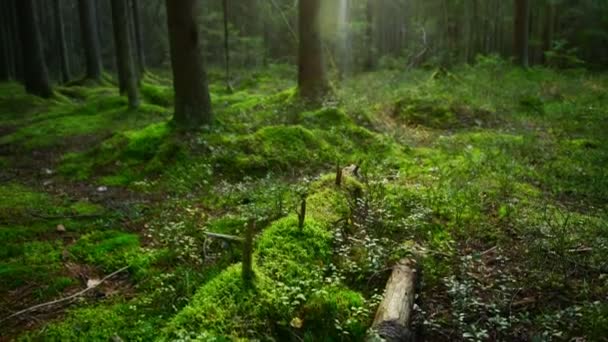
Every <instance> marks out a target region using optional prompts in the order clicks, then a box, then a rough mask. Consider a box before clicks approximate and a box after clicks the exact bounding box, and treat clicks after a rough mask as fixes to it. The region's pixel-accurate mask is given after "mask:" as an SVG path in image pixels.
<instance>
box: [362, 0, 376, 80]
mask: <svg viewBox="0 0 608 342" xmlns="http://www.w3.org/2000/svg"><path fill="white" fill-rule="evenodd" d="M373 1H374V0H367V2H366V4H365V24H366V25H365V45H366V49H365V65H364V66H363V68H364V69H365V70H366V71H370V70H372V69H373V68H374V38H373V37H374V7H373Z"/></svg>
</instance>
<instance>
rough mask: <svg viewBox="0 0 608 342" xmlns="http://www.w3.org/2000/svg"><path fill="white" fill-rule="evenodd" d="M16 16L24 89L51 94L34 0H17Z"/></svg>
mask: <svg viewBox="0 0 608 342" xmlns="http://www.w3.org/2000/svg"><path fill="white" fill-rule="evenodd" d="M16 5H17V18H18V23H19V36H20V40H21V44H22V51H23V63H24V72H25V73H24V84H25V90H26V91H27V92H28V93H30V94H33V95H37V96H40V97H45V98H48V97H51V96H53V89H52V88H51V82H50V79H49V73H48V70H47V67H46V62H45V59H44V55H43V52H42V38H41V36H40V29H39V27H38V21H37V20H36V7H35V4H34V0H19V1H17V3H16Z"/></svg>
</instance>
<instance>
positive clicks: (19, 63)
mask: <svg viewBox="0 0 608 342" xmlns="http://www.w3.org/2000/svg"><path fill="white" fill-rule="evenodd" d="M16 2H17V0H6V4H7V14H8V20H9V21H8V25H9V26H8V27H9V39H10V41H9V45H10V46H12V47H13V49H12V51H13V56H12V57H13V61H14V64H13V65H14V68H15V69H14V70H13V72H14V76H15V77H14V79H15V80H18V81H23V80H24V71H23V63H24V62H23V58H22V56H23V51H22V48H21V39H20V35H19V24H18V23H17V9H16V6H15V4H16Z"/></svg>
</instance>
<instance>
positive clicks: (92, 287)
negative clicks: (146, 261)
mask: <svg viewBox="0 0 608 342" xmlns="http://www.w3.org/2000/svg"><path fill="white" fill-rule="evenodd" d="M129 267H130V266H125V267H123V268H121V269H119V270H118V271H116V272H113V273H111V274H109V275H107V276H105V277H104V278H103V279H101V280H100V281H99V282H98V283H96V284H95V285H92V286H89V287H87V288H86V289H84V290H82V291H78V292H76V293H74V294H73V295H70V296H67V297H65V298H60V299H56V300H53V301H50V302H46V303H42V304H38V305H34V306H31V307H29V308H27V309H23V310H21V311H18V312H15V313H14V314H12V315H10V316H8V317H5V318H3V319H1V320H0V323H2V322H5V321H7V320H9V319H11V318H15V317H17V316H21V315H23V314H25V313H28V312H32V311H36V310H38V309H42V308H46V307H49V306H53V305H57V304H62V303H66V302H69V301H72V300H74V299H76V298H78V297H80V296H82V295H84V294H85V293H87V292H89V291H91V290H93V289H95V288H97V287H99V285H101V284H103V282H105V281H106V280H108V279H110V278H112V277H114V276H115V275H117V274H119V273H121V272H124V271H126V270H127V269H128V268H129Z"/></svg>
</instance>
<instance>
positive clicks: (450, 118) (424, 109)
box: [394, 97, 458, 128]
mask: <svg viewBox="0 0 608 342" xmlns="http://www.w3.org/2000/svg"><path fill="white" fill-rule="evenodd" d="M394 115H395V116H396V117H398V118H399V119H401V120H403V121H404V122H405V123H407V124H410V125H422V126H427V127H431V128H449V127H454V126H457V125H458V120H457V118H456V116H455V114H454V112H453V111H452V109H451V108H450V107H449V104H447V105H446V104H445V103H443V102H441V101H438V100H435V99H428V98H420V97H406V98H404V99H401V100H399V101H397V103H396V104H395V108H394Z"/></svg>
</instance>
